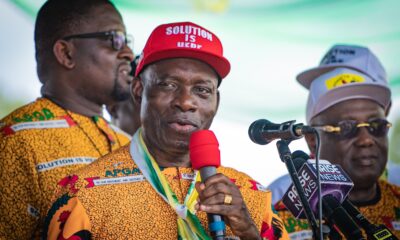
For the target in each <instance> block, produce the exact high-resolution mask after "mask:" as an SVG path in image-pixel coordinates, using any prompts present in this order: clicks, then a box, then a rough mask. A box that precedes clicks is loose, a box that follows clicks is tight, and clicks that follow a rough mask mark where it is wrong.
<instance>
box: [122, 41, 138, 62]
mask: <svg viewBox="0 0 400 240" xmlns="http://www.w3.org/2000/svg"><path fill="white" fill-rule="evenodd" d="M118 58H122V59H126V60H128V61H129V62H132V61H133V60H134V59H135V55H134V54H133V51H132V49H131V48H130V47H129V46H128V45H125V46H124V47H123V48H122V49H121V50H119V53H118Z"/></svg>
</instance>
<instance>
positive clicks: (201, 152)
mask: <svg viewBox="0 0 400 240" xmlns="http://www.w3.org/2000/svg"><path fill="white" fill-rule="evenodd" d="M218 146H219V144H218V140H217V138H216V137H215V134H214V133H213V132H212V131H210V130H200V131H197V132H194V133H192V135H191V136H190V142H189V152H190V161H191V162H192V167H193V169H196V170H199V169H201V168H203V167H211V166H213V167H219V166H220V165H221V155H220V151H219V148H218Z"/></svg>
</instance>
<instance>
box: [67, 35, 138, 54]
mask: <svg viewBox="0 0 400 240" xmlns="http://www.w3.org/2000/svg"><path fill="white" fill-rule="evenodd" d="M73 38H104V39H110V40H111V46H112V48H113V49H114V50H116V51H119V50H121V49H122V48H124V47H125V46H128V47H130V48H131V49H132V47H131V46H130V45H131V43H132V39H133V38H132V36H131V35H127V34H125V33H124V32H123V31H107V32H96V33H82V34H75V35H70V36H66V37H63V38H62V39H63V40H70V39H73Z"/></svg>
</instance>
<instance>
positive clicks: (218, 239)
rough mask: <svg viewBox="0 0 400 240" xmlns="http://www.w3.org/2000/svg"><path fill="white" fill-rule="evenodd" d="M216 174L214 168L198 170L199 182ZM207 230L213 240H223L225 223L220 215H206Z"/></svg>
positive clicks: (208, 167)
mask: <svg viewBox="0 0 400 240" xmlns="http://www.w3.org/2000/svg"><path fill="white" fill-rule="evenodd" d="M215 174H217V169H216V168H215V167H214V166H207V167H202V168H200V176H201V180H202V182H203V183H204V182H205V181H206V180H207V179H208V178H209V177H211V176H214V175H215ZM207 218H208V229H209V230H210V235H211V237H212V239H214V240H223V239H225V222H224V220H223V218H222V216H221V215H220V214H213V213H207Z"/></svg>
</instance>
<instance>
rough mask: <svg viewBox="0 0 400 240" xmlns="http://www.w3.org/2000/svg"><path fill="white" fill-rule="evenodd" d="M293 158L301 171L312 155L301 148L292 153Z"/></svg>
mask: <svg viewBox="0 0 400 240" xmlns="http://www.w3.org/2000/svg"><path fill="white" fill-rule="evenodd" d="M292 159H293V164H294V167H295V168H296V171H299V170H300V168H301V167H302V166H303V165H304V164H305V163H306V162H307V160H308V159H310V156H308V154H307V153H305V152H303V151H301V150H296V151H294V152H293V153H292Z"/></svg>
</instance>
